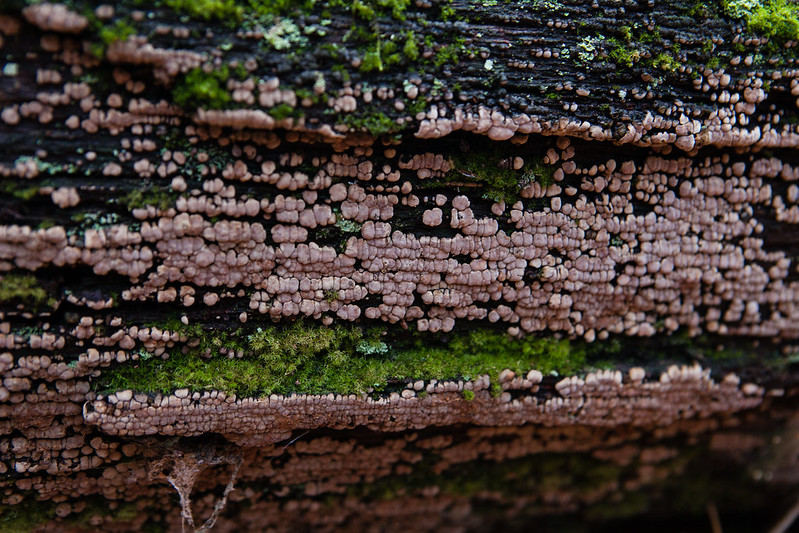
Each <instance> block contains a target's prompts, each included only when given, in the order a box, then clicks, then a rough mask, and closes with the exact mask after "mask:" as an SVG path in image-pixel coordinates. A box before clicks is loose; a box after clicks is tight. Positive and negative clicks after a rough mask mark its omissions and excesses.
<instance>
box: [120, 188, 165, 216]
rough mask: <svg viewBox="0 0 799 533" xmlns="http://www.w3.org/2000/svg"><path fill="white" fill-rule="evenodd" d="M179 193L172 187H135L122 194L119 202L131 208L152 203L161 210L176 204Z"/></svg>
mask: <svg viewBox="0 0 799 533" xmlns="http://www.w3.org/2000/svg"><path fill="white" fill-rule="evenodd" d="M176 200H177V195H176V194H175V193H174V192H173V191H172V190H170V189H165V188H164V189H144V188H143V189H134V190H132V191H130V192H129V193H127V194H125V195H123V196H120V197H119V200H118V202H119V203H121V204H123V205H125V206H126V207H127V208H128V209H129V210H133V209H139V208H142V207H147V206H148V205H151V206H153V207H155V208H156V209H160V210H161V211H166V210H167V209H169V208H170V207H172V206H173V205H174V204H175V201H176Z"/></svg>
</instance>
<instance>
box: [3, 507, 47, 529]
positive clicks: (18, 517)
mask: <svg viewBox="0 0 799 533" xmlns="http://www.w3.org/2000/svg"><path fill="white" fill-rule="evenodd" d="M55 516H56V514H55V504H53V503H48V502H38V501H33V500H25V501H23V502H22V503H20V504H18V505H0V530H2V531H3V532H4V533H28V532H29V531H33V529H35V528H36V527H37V526H40V525H42V524H44V523H45V522H47V521H48V520H50V519H53V518H55Z"/></svg>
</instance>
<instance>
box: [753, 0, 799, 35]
mask: <svg viewBox="0 0 799 533" xmlns="http://www.w3.org/2000/svg"><path fill="white" fill-rule="evenodd" d="M748 24H749V30H750V31H752V32H754V33H756V34H758V35H763V36H765V37H768V38H770V39H773V40H775V41H776V42H777V43H778V44H780V45H782V44H784V43H785V42H786V41H792V40H793V41H795V40H797V39H799V6H797V5H796V4H795V3H792V2H788V0H772V1H771V2H768V3H762V4H760V5H758V6H757V8H756V9H755V10H754V11H752V12H751V14H749V16H748Z"/></svg>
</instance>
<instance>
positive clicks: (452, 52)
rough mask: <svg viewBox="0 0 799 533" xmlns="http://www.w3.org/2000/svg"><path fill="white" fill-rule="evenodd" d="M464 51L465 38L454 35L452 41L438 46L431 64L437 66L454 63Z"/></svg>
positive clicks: (457, 61)
mask: <svg viewBox="0 0 799 533" xmlns="http://www.w3.org/2000/svg"><path fill="white" fill-rule="evenodd" d="M464 53H466V39H464V38H463V37H455V38H454V39H453V42H452V43H450V44H447V45H444V46H441V47H439V48H438V50H437V51H436V56H435V59H433V64H434V65H435V66H436V67H438V68H440V67H443V66H445V65H456V64H458V63H459V62H460V57H461V55H462V54H464Z"/></svg>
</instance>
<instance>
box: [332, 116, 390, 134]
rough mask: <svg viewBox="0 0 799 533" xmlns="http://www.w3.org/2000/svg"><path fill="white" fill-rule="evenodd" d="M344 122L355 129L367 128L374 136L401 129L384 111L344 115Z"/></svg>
mask: <svg viewBox="0 0 799 533" xmlns="http://www.w3.org/2000/svg"><path fill="white" fill-rule="evenodd" d="M343 122H344V124H346V125H347V126H349V127H350V128H352V129H354V130H366V131H368V132H369V134H370V135H372V136H373V137H380V136H382V135H387V134H389V133H394V132H396V131H397V130H398V129H399V126H397V123H396V122H394V120H393V119H392V118H391V117H389V116H388V115H385V114H383V113H371V114H364V115H347V116H345V117H344V120H343Z"/></svg>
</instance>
